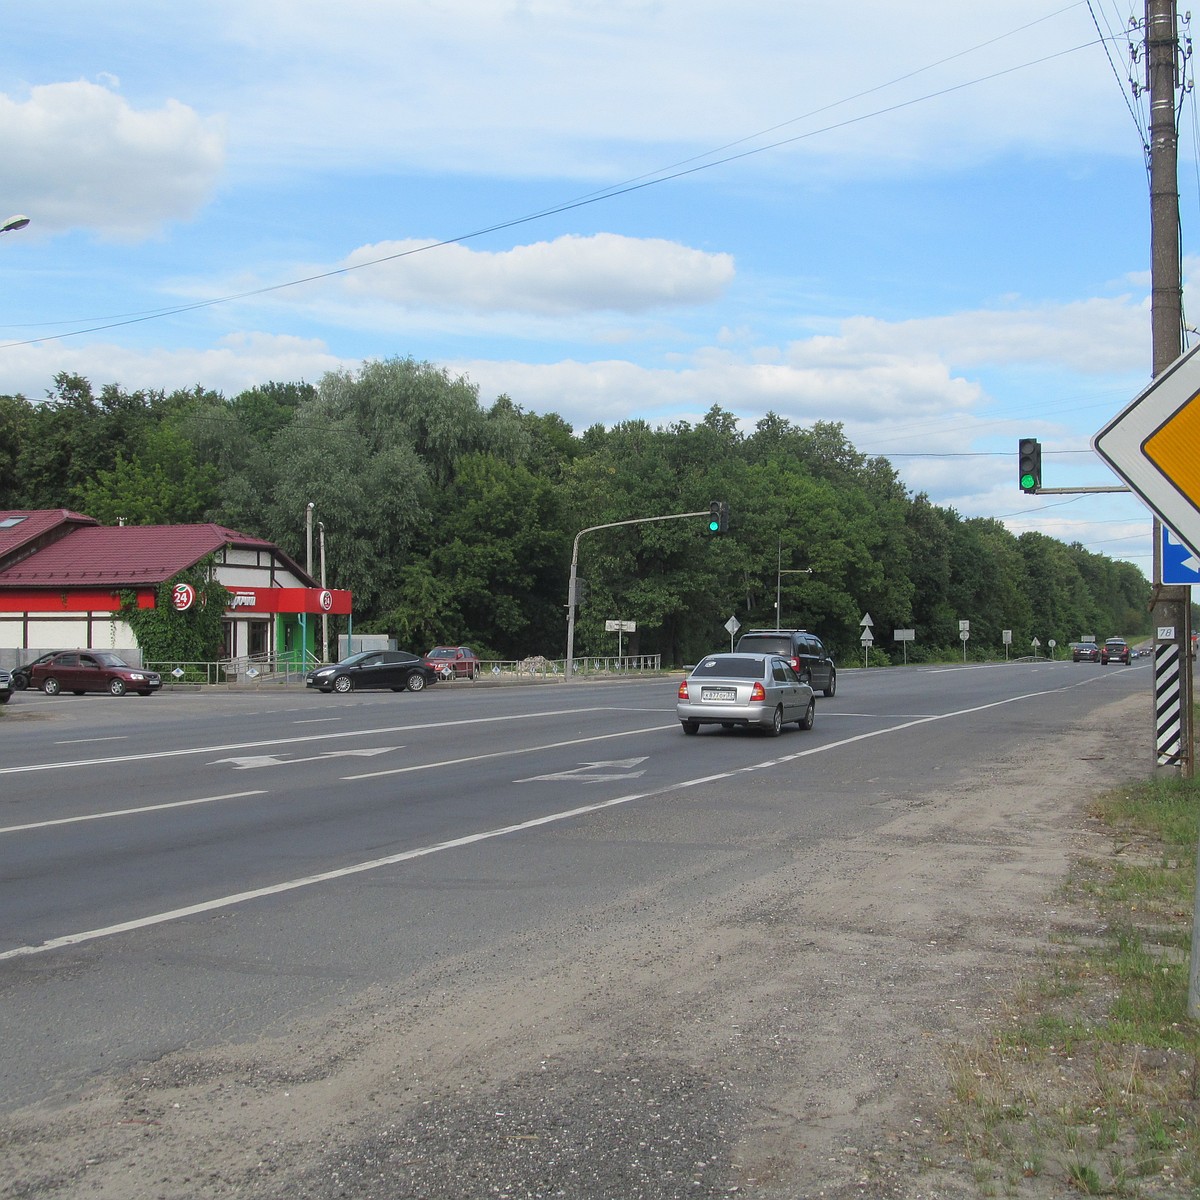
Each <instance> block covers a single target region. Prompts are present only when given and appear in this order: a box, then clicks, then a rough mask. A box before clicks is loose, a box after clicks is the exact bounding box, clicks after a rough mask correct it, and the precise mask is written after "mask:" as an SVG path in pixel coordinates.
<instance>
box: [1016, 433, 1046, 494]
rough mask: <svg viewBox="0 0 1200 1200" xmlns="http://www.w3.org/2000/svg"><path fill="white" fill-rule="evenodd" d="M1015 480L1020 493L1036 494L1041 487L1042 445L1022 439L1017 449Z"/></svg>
mask: <svg viewBox="0 0 1200 1200" xmlns="http://www.w3.org/2000/svg"><path fill="white" fill-rule="evenodd" d="M1017 478H1018V480H1019V481H1020V484H1021V491H1023V492H1036V491H1037V490H1038V488H1040V487H1041V486H1042V443H1041V442H1039V441H1038V440H1037V438H1022V439H1021V442H1020V445H1019V447H1018V449H1017Z"/></svg>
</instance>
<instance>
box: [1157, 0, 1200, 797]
mask: <svg viewBox="0 0 1200 1200" xmlns="http://www.w3.org/2000/svg"><path fill="white" fill-rule="evenodd" d="M1176 19H1177V13H1176V0H1146V74H1147V84H1148V86H1149V90H1150V162H1149V167H1150V330H1151V337H1152V354H1153V363H1154V371H1153V373H1154V376H1155V377H1157V376H1159V375H1161V374H1162V373H1163V372H1164V371H1166V370H1167V368H1168V367H1170V365H1171V364H1172V363H1173V362H1174V361H1175V360H1176V359H1177V358H1178V357H1179V356H1180V354H1182V353H1183V286H1182V278H1181V269H1180V248H1179V135H1178V131H1177V129H1176V126H1175V102H1176V94H1177V90H1178V88H1179V86H1180V84H1181V80H1180V78H1179V66H1180V48H1179V35H1178V25H1177V23H1176ZM1162 568H1163V564H1162V531H1161V523H1160V522H1159V520H1158V518H1157V517H1155V519H1154V580H1153V582H1154V593H1153V605H1152V609H1151V611H1152V614H1153V615H1152V620H1153V623H1154V737H1155V772H1156V773H1157V774H1171V775H1174V774H1179V773H1182V774H1183V776H1184V777H1185V778H1189V779H1190V778H1191V777H1192V775H1193V773H1194V758H1193V750H1192V747H1193V734H1194V729H1193V720H1192V637H1191V612H1192V603H1191V588H1189V587H1179V586H1174V585H1165V584H1164V583H1163V577H1162Z"/></svg>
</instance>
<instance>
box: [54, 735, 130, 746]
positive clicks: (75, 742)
mask: <svg viewBox="0 0 1200 1200" xmlns="http://www.w3.org/2000/svg"><path fill="white" fill-rule="evenodd" d="M128 740H129V734H127V733H120V734H113V736H112V737H102V738H100V737H98V738H71V739H70V740H64V741H58V742H55V743H54V744H55V745H56V746H90V745H91V744H92V743H93V742H127V741H128Z"/></svg>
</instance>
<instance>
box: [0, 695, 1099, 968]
mask: <svg viewBox="0 0 1200 1200" xmlns="http://www.w3.org/2000/svg"><path fill="white" fill-rule="evenodd" d="M1085 686H1087V685H1086V683H1076V684H1072V685H1071V686H1070V687H1068V688H1046V689H1045V690H1043V691H1040V692H1027V693H1026V694H1024V695H1022V696H1011V697H1009V699H1007V700H993V701H991V702H990V703H988V704H980V705H976V706H975V707H973V708H963V709H957V710H955V711H953V712H948V713H940V714H938V715H937V716H932V717H918V718H916V719H915V720H912V721H904V722H902V723H901V724H899V725H889V726H888V727H887V728H885V729H876V730H872V731H871V732H869V733H859V734H855V735H854V736H853V737H848V738H842V739H841V740H840V741H836V742H825V743H823V744H822V745H820V746H813V747H811V748H810V749H807V750H798V751H797V752H796V753H795V754H785V755H783V756H782V757H780V758H774V759H768V760H767V761H766V762H761V763H752V764H751V765H750V766H746V767H737V768H734V769H733V770H730V771H720V772H717V773H716V774H714V775H702V776H699V777H698V778H696V779H684V780H681V781H679V782H678V783H669V784H666V785H664V786H663V787H660V788H653V789H651V790H650V791H647V792H632V793H630V794H629V795H626V796H616V797H614V798H613V799H611V800H600V801H597V802H596V803H595V804H584V805H581V806H579V807H578V808H570V809H566V810H564V811H562V812H556V813H548V814H547V815H546V816H544V817H534V818H533V819H532V820H529V821H522V822H520V823H519V824H517V825H504V826H501V827H500V828H499V829H488V830H484V831H483V832H482V833H470V834H467V835H466V836H465V837H460V838H452V839H451V840H450V841H446V842H436V843H434V844H433V845H432V846H420V847H418V848H417V849H414V850H403V851H401V852H400V853H399V854H389V855H387V856H386V857H384V858H373V859H370V860H369V861H367V862H361V863H353V864H351V865H350V866H347V867H336V868H334V869H333V870H330V871H321V872H320V873H318V874H316V875H305V876H302V877H301V878H299V879H288V880H284V881H283V882H282V883H274V884H270V885H268V886H267V887H261V888H253V889H252V890H250V891H245V892H237V893H235V894H234V895H231V896H217V897H215V898H213V899H212V900H205V901H202V902H201V903H200V904H191V905H188V906H187V907H186V908H175V909H171V910H170V911H169V912H161V913H152V914H150V915H149V916H145V917H137V918H135V919H134V920H132V921H122V922H121V923H120V924H117V925H105V926H102V927H101V928H99V929H87V930H84V931H83V932H81V933H68V934H64V935H63V936H62V937H57V938H51V939H50V940H49V941H45V942H41V943H40V944H38V945H36V946H16V947H14V948H13V949H12V950H3V951H0V962H3V961H5V960H6V959H11V958H23V957H26V956H28V955H32V954H45V953H46V952H47V951H49V950H61V949H62V948H63V947H65V946H78V945H80V944H81V943H83V942H94V941H97V940H98V939H100V938H105V937H113V936H114V935H116V934H119V933H130V932H132V931H133V930H135V929H146V928H148V927H150V926H152V925H164V924H166V923H167V922H169V921H179V920H182V919H183V918H185V917H194V916H198V915H199V914H201V913H206V912H213V911H215V910H216V909H220V908H233V907H234V906H236V905H238V904H246V903H248V902H249V901H252V900H261V899H263V898H264V897H266V896H278V895H280V894H281V893H283V892H291V891H295V890H296V889H297V888H303V887H312V886H313V885H314V884H319V883H329V882H331V881H332V880H334V879H345V878H347V877H349V876H351V875H361V874H363V873H364V872H366V871H375V870H378V869H379V868H380V867H392V866H396V865H397V864H398V863H403V862H411V861H412V860H413V859H417V858H427V857H429V856H430V855H433V854H441V853H443V852H444V851H446V850H458V849H461V848H462V847H463V846H473V845H477V844H478V843H479V842H486V841H490V840H492V839H494V838H499V837H507V836H508V835H509V834H511V833H524V832H526V831H527V830H530V829H537V828H540V827H542V826H546V825H553V824H555V823H557V822H559V821H569V820H572V819H573V818H575V817H583V816H587V815H589V814H590V813H594V812H601V811H603V810H604V809H606V808H616V807H617V806H618V805H622V804H632V803H633V802H634V801H637V800H646V799H649V798H650V797H652V796H664V795H667V794H668V793H670V792H675V791H680V790H681V789H683V788H689V787H699V786H701V785H702V784H705V783H717V782H719V781H720V780H722V779H732V778H734V777H735V776H737V775H741V774H749V773H751V772H753V771H762V770H766V769H768V768H770V767H775V766H779V765H780V764H782V763H788V762H794V761H795V760H796V759H798V758H807V757H808V756H810V755H812V754H824V753H825V752H826V751H829V750H837V749H840V748H841V747H842V746H851V745H853V744H854V743H855V742H865V741H867V740H868V739H870V738H876V737H883V736H884V735H886V734H891V733H900V732H902V731H903V730H905V729H912V728H915V727H916V726H918V725H929V724H931V723H933V722H935V721H948V720H951V719H952V718H954V717H967V716H973V715H974V714H976V713H981V712H987V711H988V710H989V709H993V708H1001V707H1003V706H1004V705H1006V704H1016V703H1018V702H1019V701H1021V700H1036V699H1039V698H1040V697H1042V696H1050V695H1055V694H1057V693H1059V692H1063V691H1071V690H1072V689H1074V688H1076V687H1085Z"/></svg>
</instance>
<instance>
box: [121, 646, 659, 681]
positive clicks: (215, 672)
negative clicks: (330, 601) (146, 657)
mask: <svg viewBox="0 0 1200 1200" xmlns="http://www.w3.org/2000/svg"><path fill="white" fill-rule="evenodd" d="M320 665H321V664H320V662H319V661H318V660H317V659H315V658H312V657H311V656H310V658H309V661H307V662H305V661H303V660H301V659H300V658H299V656H295V655H292V656H288V657H284V658H275V657H274V656H272V655H269V654H262V655H252V656H249V657H242V658H231V659H224V660H222V661H220V662H155V663H150V662H148V663H146V664H145V666H146V668H147V669H148V670H151V671H157V672H158V673H159V674H160V675H161V676H162V680H163V686H164V687H168V688H169V687H186V686H193V687H195V686H206V685H207V686H215V685H221V686H225V687H235V686H236V687H239V688H245V687H270V686H280V685H287V684H297V683H303V682H304V677H305V675H306V674H307V673H308V672H309V671H311V670H312V669H313V667H316V666H320ZM661 670H662V655H661V654H625V655H608V656H605V655H593V656H589V657H586V658H576V659H575V664H574V671H573V673H572V677H573V678H575V679H587V678H603V677H612V676H620V675H640V674H650V673H653V672H656V671H661ZM566 677H567V675H566V660H565V659H561V658H558V659H553V658H543V657H542V656H541V655H535V656H534V657H532V658H522V659H484V660H482V661H481V662H480V664H479V674H478V676H477V678H476V679H475V680H472V679H469V678H468V677H467V676H465V675H455V676H449V677H445V678H444V679H443V682H444V683H448V684H451V685H464V686H468V687H469V686H471V685H472V684H473V683H487V682H488V681H491V682H493V683H504V682H509V683H514V682H519V681H531V680H532V681H543V682H553V681H554V680H559V681H565V680H566Z"/></svg>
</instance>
